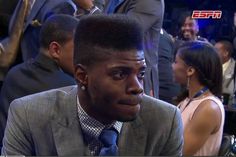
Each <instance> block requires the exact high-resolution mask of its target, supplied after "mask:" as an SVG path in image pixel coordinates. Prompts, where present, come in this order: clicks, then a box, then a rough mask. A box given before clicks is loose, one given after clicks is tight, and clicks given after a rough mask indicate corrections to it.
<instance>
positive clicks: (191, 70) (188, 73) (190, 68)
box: [187, 66, 196, 77]
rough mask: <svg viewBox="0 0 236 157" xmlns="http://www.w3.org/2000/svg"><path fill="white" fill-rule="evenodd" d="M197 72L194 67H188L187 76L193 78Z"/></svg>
mask: <svg viewBox="0 0 236 157" xmlns="http://www.w3.org/2000/svg"><path fill="white" fill-rule="evenodd" d="M195 71H196V70H195V69H194V68H193V67H191V66H190V67H188V68H187V76H188V77H191V76H193V75H194V73H195Z"/></svg>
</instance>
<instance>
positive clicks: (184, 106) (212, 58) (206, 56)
mask: <svg viewBox="0 0 236 157" xmlns="http://www.w3.org/2000/svg"><path fill="white" fill-rule="evenodd" d="M173 70H174V77H175V81H176V82H178V83H180V84H182V85H185V86H186V87H187V91H186V92H184V93H183V94H182V95H181V96H180V97H179V99H178V100H179V108H180V111H181V115H182V120H183V124H184V149H183V155H189V156H192V155H194V156H217V155H218V152H219V149H220V145H221V140H222V134H223V127H224V119H225V114H224V107H223V104H222V102H221V101H220V99H219V98H218V97H220V96H221V90H222V66H221V62H220V58H219V56H218V54H217V52H216V50H215V49H214V47H213V46H211V45H210V44H209V43H206V42H200V41H193V42H186V43H184V44H183V45H182V46H181V47H180V48H179V49H178V52H177V54H176V60H175V63H174V64H173Z"/></svg>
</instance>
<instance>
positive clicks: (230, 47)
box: [217, 40, 234, 57]
mask: <svg viewBox="0 0 236 157" xmlns="http://www.w3.org/2000/svg"><path fill="white" fill-rule="evenodd" d="M217 43H221V44H222V46H223V48H224V49H225V50H226V51H227V52H229V56H230V57H231V56H232V54H233V52H234V47H233V44H231V42H229V41H227V40H220V41H218V42H217Z"/></svg>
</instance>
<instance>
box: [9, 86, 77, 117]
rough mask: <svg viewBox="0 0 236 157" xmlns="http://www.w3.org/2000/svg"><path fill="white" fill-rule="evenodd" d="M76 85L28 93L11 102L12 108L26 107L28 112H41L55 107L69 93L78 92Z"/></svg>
mask: <svg viewBox="0 0 236 157" xmlns="http://www.w3.org/2000/svg"><path fill="white" fill-rule="evenodd" d="M76 91H77V87H76V86H67V87H62V88H57V89H52V90H48V91H44V92H40V93H36V94H32V95H27V96H24V97H21V98H18V99H16V100H14V101H13V102H12V103H11V107H12V108H25V109H26V110H27V111H26V112H29V113H30V112H31V113H32V114H33V113H39V112H41V111H43V112H44V111H47V110H50V108H53V107H55V105H57V104H58V103H60V101H63V100H64V99H66V97H67V96H68V95H71V94H72V93H73V94H76Z"/></svg>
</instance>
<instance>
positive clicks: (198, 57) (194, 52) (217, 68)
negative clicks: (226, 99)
mask: <svg viewBox="0 0 236 157" xmlns="http://www.w3.org/2000/svg"><path fill="white" fill-rule="evenodd" d="M178 55H179V56H180V58H181V59H183V61H184V62H185V63H186V64H187V65H188V66H192V67H193V68H195V69H196V71H197V73H198V80H199V82H200V83H201V84H203V85H204V86H206V87H207V88H209V90H210V91H211V92H212V93H213V94H214V95H216V96H218V97H221V92H222V75H221V74H222V65H221V61H220V58H219V55H218V54H217V50H216V49H215V48H214V47H213V46H212V45H211V44H210V43H208V42H203V41H191V42H185V43H184V44H183V45H181V47H180V48H179V49H178Z"/></svg>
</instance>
